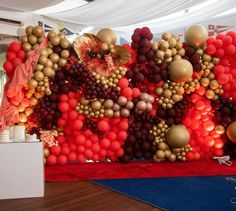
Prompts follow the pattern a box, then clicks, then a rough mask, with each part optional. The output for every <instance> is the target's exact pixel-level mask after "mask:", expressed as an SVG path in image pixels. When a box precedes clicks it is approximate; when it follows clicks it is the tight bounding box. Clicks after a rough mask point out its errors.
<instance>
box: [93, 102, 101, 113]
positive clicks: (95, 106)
mask: <svg viewBox="0 0 236 211" xmlns="http://www.w3.org/2000/svg"><path fill="white" fill-rule="evenodd" d="M91 107H92V109H94V110H96V111H98V110H100V109H101V107H102V104H101V102H100V101H98V100H96V101H94V102H92V104H91Z"/></svg>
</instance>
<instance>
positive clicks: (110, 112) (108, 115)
mask: <svg viewBox="0 0 236 211" xmlns="http://www.w3.org/2000/svg"><path fill="white" fill-rule="evenodd" d="M104 115H105V116H106V117H113V115H114V111H113V110H112V109H110V108H108V109H105V112H104Z"/></svg>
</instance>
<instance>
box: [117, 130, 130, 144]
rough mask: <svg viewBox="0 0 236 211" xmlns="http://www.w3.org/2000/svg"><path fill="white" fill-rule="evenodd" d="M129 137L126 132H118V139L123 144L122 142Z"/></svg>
mask: <svg viewBox="0 0 236 211" xmlns="http://www.w3.org/2000/svg"><path fill="white" fill-rule="evenodd" d="M127 136H128V134H127V132H126V131H120V132H118V135H117V139H118V140H119V141H120V142H122V141H124V140H126V139H127Z"/></svg>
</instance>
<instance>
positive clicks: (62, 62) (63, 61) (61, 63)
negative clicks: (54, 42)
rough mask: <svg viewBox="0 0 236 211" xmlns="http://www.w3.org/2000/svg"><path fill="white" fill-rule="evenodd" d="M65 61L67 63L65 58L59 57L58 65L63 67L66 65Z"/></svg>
mask: <svg viewBox="0 0 236 211" xmlns="http://www.w3.org/2000/svg"><path fill="white" fill-rule="evenodd" d="M66 63H67V61H66V59H63V58H60V60H59V62H58V65H59V66H60V67H64V66H65V65H66Z"/></svg>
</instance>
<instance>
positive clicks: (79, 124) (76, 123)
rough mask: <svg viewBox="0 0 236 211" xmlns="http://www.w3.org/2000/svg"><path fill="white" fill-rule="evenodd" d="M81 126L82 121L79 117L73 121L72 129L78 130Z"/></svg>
mask: <svg viewBox="0 0 236 211" xmlns="http://www.w3.org/2000/svg"><path fill="white" fill-rule="evenodd" d="M82 127H83V122H82V121H81V120H79V119H77V120H75V121H74V122H73V129H75V130H80V129H81V128H82Z"/></svg>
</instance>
